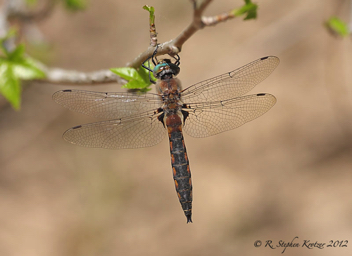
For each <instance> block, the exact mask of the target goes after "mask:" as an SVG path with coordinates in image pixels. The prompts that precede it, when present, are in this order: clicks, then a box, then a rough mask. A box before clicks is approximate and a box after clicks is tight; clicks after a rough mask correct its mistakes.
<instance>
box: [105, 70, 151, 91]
mask: <svg viewBox="0 0 352 256" xmlns="http://www.w3.org/2000/svg"><path fill="white" fill-rule="evenodd" d="M110 70H111V71H112V72H114V73H115V74H117V75H119V76H120V77H122V78H123V79H125V80H127V81H128V83H127V84H125V85H123V86H122V88H127V89H138V90H145V89H146V88H147V87H149V86H150V85H151V82H150V81H149V72H148V71H147V70H146V69H144V68H143V67H140V68H139V70H136V69H134V68H129V67H124V68H111V69H110Z"/></svg>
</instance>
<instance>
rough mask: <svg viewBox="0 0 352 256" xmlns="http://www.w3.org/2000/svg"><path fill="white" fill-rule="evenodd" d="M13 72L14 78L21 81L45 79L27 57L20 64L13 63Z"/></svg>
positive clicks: (33, 62) (43, 74)
mask: <svg viewBox="0 0 352 256" xmlns="http://www.w3.org/2000/svg"><path fill="white" fill-rule="evenodd" d="M13 71H14V74H15V76H16V77H18V78H20V79H22V80H32V79H40V78H44V77H45V73H44V72H43V71H42V70H41V69H40V68H38V66H37V65H36V64H35V61H34V60H33V59H30V58H28V57H27V58H26V59H25V60H23V61H22V62H18V63H13Z"/></svg>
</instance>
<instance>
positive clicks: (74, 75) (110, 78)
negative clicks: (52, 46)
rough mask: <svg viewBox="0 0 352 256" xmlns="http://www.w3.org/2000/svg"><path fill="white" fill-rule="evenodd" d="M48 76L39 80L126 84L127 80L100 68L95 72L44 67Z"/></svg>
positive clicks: (78, 83)
mask: <svg viewBox="0 0 352 256" xmlns="http://www.w3.org/2000/svg"><path fill="white" fill-rule="evenodd" d="M42 69H43V70H44V72H45V73H46V75H47V77H46V78H45V79H42V80H36V81H37V82H44V83H48V82H49V83H54V84H73V85H74V84H75V85H82V84H103V83H118V84H125V83H127V81H126V80H124V79H123V78H121V77H119V76H118V75H116V74H114V73H113V72H111V71H110V70H99V71H94V72H79V71H73V70H65V69H60V68H46V67H42Z"/></svg>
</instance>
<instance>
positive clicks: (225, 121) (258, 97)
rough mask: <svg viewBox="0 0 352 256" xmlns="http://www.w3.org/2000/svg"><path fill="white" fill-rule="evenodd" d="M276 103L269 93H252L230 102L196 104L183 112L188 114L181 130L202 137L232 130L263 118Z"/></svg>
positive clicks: (190, 105)
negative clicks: (260, 117)
mask: <svg viewBox="0 0 352 256" xmlns="http://www.w3.org/2000/svg"><path fill="white" fill-rule="evenodd" d="M275 103H276V98H275V97H274V96H273V95H270V94H265V93H261V94H255V95H248V96H243V97H238V98H234V99H229V100H224V101H217V102H208V103H196V104H189V105H187V107H188V108H185V109H183V110H185V111H187V112H188V113H189V115H188V117H187V118H186V120H185V124H184V127H183V130H184V131H185V132H186V133H187V134H189V135H190V136H192V137H197V138H202V137H208V136H212V135H215V134H218V133H221V132H224V131H228V130H232V129H235V128H237V127H239V126H241V125H243V124H245V123H247V122H249V121H252V120H253V119H256V118H257V117H259V116H261V115H263V114H264V113H265V112H267V111H268V110H269V109H270V108H271V107H272V106H274V105H275Z"/></svg>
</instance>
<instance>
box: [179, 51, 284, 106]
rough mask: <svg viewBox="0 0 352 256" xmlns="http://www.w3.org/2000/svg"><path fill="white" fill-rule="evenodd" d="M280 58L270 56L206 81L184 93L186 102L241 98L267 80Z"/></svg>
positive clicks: (185, 90)
mask: <svg viewBox="0 0 352 256" xmlns="http://www.w3.org/2000/svg"><path fill="white" fill-rule="evenodd" d="M279 62H280V60H279V58H277V57H275V56H268V57H264V58H261V59H258V60H255V61H253V62H251V63H249V64H247V65H245V66H243V67H241V68H238V69H236V70H234V71H231V72H228V73H226V74H223V75H220V76H216V77H213V78H210V79H208V80H204V81H202V82H200V83H197V84H194V85H192V86H190V87H188V88H186V89H184V90H183V91H182V99H183V101H184V102H205V101H217V100H225V99H231V98H235V97H238V96H241V95H243V94H245V93H247V92H249V91H250V90H251V89H253V88H254V86H256V85H257V84H258V83H260V82H261V81H263V80H264V79H265V78H267V77H268V76H269V75H270V74H271V72H273V71H274V69H275V68H276V67H277V65H279Z"/></svg>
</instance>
